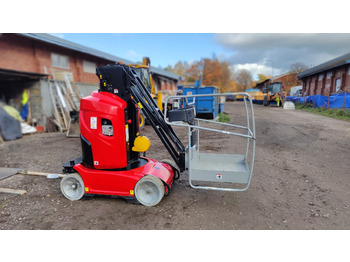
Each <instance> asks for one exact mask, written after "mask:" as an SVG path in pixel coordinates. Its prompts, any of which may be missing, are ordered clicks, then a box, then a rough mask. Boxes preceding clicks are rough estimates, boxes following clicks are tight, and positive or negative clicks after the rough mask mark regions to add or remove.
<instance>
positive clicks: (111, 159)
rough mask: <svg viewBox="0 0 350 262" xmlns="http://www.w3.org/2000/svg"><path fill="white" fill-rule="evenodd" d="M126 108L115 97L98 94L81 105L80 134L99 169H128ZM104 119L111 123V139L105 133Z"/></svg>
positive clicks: (93, 93) (108, 94)
mask: <svg viewBox="0 0 350 262" xmlns="http://www.w3.org/2000/svg"><path fill="white" fill-rule="evenodd" d="M126 105H127V104H126V102H125V101H124V100H122V99H121V98H120V97H118V96H116V95H114V94H111V93H108V92H97V91H94V92H92V94H91V95H90V96H87V97H85V98H82V99H81V101H80V134H81V135H82V136H83V137H84V138H85V139H86V140H87V141H88V142H89V143H90V144H91V149H92V152H93V154H92V157H93V159H92V160H93V161H92V164H93V167H94V168H96V169H117V168H124V167H126V166H127V152H126V140H127V139H126V136H127V135H126V132H125V130H126V125H125V109H126ZM103 119H106V120H110V121H111V123H112V126H113V135H112V136H107V135H104V134H103V133H102V120H103ZM83 153H84V152H83Z"/></svg>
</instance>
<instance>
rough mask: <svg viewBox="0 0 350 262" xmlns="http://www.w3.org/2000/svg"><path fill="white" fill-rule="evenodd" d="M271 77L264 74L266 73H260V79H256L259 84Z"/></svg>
mask: <svg viewBox="0 0 350 262" xmlns="http://www.w3.org/2000/svg"><path fill="white" fill-rule="evenodd" d="M268 78H269V77H268V76H266V75H264V74H258V81H256V83H257V84H259V83H261V82H264V81H265V80H266V79H268Z"/></svg>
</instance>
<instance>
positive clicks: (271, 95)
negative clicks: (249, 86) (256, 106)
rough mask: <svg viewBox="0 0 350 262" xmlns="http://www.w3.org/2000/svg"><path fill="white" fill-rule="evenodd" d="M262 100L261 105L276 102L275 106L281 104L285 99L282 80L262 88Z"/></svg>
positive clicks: (285, 93) (285, 94)
mask: <svg viewBox="0 0 350 262" xmlns="http://www.w3.org/2000/svg"><path fill="white" fill-rule="evenodd" d="M263 93H264V94H265V96H264V101H263V105H264V106H268V105H270V104H272V103H273V104H274V103H276V105H277V106H283V103H284V102H285V101H286V96H287V92H286V91H285V90H284V88H283V86H282V82H273V83H271V84H270V85H269V87H268V88H266V89H263Z"/></svg>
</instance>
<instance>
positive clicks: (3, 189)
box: [0, 188, 27, 195]
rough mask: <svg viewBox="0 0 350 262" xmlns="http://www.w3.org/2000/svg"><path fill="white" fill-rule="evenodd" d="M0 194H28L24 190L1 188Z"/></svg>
mask: <svg viewBox="0 0 350 262" xmlns="http://www.w3.org/2000/svg"><path fill="white" fill-rule="evenodd" d="M0 193H9V194H16V195H23V194H25V193H27V191H25V190H22V189H11V188H0Z"/></svg>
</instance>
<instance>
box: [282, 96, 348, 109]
mask: <svg viewBox="0 0 350 262" xmlns="http://www.w3.org/2000/svg"><path fill="white" fill-rule="evenodd" d="M345 95H346V97H345ZM287 100H289V101H292V102H293V103H295V102H296V103H301V104H302V103H309V102H313V103H314V104H315V105H316V106H317V107H329V108H350V93H347V94H337V95H331V96H329V97H328V96H322V95H314V96H305V97H297V96H287ZM328 103H329V106H328Z"/></svg>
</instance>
